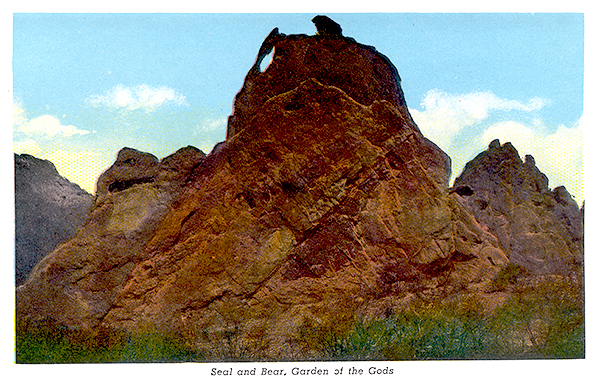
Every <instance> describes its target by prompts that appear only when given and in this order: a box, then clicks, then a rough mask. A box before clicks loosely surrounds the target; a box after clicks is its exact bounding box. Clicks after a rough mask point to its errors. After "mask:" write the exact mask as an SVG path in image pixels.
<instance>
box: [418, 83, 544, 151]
mask: <svg viewBox="0 0 600 383" xmlns="http://www.w3.org/2000/svg"><path fill="white" fill-rule="evenodd" d="M546 104H547V102H546V101H545V100H543V99H541V98H533V99H531V100H529V102H527V103H522V102H520V101H517V100H508V99H504V98H501V97H498V96H496V95H495V94H493V93H492V92H489V91H488V92H474V93H467V94H450V93H446V92H443V91H441V90H439V89H432V90H430V91H428V92H427V93H426V94H425V97H423V100H422V102H421V107H422V108H423V109H424V110H423V111H419V110H416V109H411V110H410V113H411V115H412V116H413V118H414V120H415V122H416V123H417V125H418V126H419V128H420V129H421V131H422V132H423V134H424V135H425V136H426V137H427V138H429V139H430V140H432V141H433V142H435V143H436V144H438V145H439V146H440V147H441V148H442V149H444V150H447V149H448V148H449V147H450V145H451V144H452V141H453V140H454V139H455V138H456V136H457V135H458V134H459V133H460V132H461V131H462V130H463V129H464V128H466V127H469V126H473V125H475V124H477V123H480V122H482V121H483V120H485V119H486V118H488V117H489V115H490V112H491V111H494V110H500V111H512V110H516V111H525V112H532V111H535V110H539V109H541V108H542V107H544V106H545V105H546Z"/></svg>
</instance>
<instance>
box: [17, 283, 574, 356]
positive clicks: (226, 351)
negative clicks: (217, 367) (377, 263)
mask: <svg viewBox="0 0 600 383" xmlns="http://www.w3.org/2000/svg"><path fill="white" fill-rule="evenodd" d="M532 281H533V282H531V281H530V282H529V283H523V281H520V282H519V283H517V284H514V285H513V284H511V286H510V292H503V293H497V292H496V293H488V294H492V295H488V296H487V297H482V296H480V295H477V294H475V295H466V294H465V295H464V296H461V297H458V296H453V297H446V298H445V299H442V298H436V299H429V300H427V299H425V298H422V299H421V300H418V301H415V302H414V303H413V304H411V305H410V306H409V307H406V308H405V309H403V310H401V311H399V310H397V311H396V312H393V311H392V310H388V312H387V313H386V317H384V318H376V319H360V318H357V315H356V307H347V308H346V309H345V310H341V312H337V313H335V315H334V314H330V315H323V316H322V317H321V318H320V321H319V322H318V323H315V322H310V321H306V322H305V323H304V324H303V325H302V326H301V328H300V331H299V333H298V334H297V335H296V336H294V337H293V339H289V343H290V350H293V351H294V355H292V356H291V358H292V359H294V360H443V359H450V360H457V359H534V358H583V357H584V356H585V354H584V339H585V334H584V307H583V293H582V288H581V284H580V283H578V282H574V281H572V280H570V279H569V278H564V277H551V278H545V279H543V280H541V281H540V280H534V279H533V280H532ZM493 294H503V295H504V296H505V297H506V300H505V301H504V302H503V303H502V304H499V305H498V306H497V307H496V308H495V309H493V310H490V309H487V310H486V309H485V307H484V303H485V302H486V300H489V299H490V297H491V296H494V295H493ZM239 326H242V324H241V323H239V324H236V326H234V327H232V328H228V329H225V330H223V331H217V332H215V333H211V334H204V335H203V331H200V333H199V335H198V337H199V338H198V339H200V338H202V337H203V336H204V337H208V338H206V341H208V346H210V349H204V350H202V351H199V349H198V348H195V347H194V346H193V345H192V344H190V343H188V342H186V341H185V340H183V339H182V338H179V337H177V336H175V335H171V334H164V333H161V332H159V331H158V330H157V329H156V328H155V327H153V326H151V325H148V326H144V327H143V328H139V329H138V330H136V331H135V332H119V331H115V330H110V329H106V328H101V329H99V330H95V331H91V330H78V331H73V330H67V329H66V328H64V327H60V326H56V325H55V324H52V323H48V322H31V321H27V320H19V321H17V328H16V362H17V363H160V362H171V363H173V362H203V361H208V360H212V361H215V360H220V361H253V360H254V361H260V360H267V358H268V351H267V348H268V346H267V344H266V331H268V330H267V329H259V330H260V331H259V330H256V331H255V333H250V334H249V333H245V335H244V333H243V332H242V331H241V327H239ZM200 330H202V329H200ZM287 359H289V358H287Z"/></svg>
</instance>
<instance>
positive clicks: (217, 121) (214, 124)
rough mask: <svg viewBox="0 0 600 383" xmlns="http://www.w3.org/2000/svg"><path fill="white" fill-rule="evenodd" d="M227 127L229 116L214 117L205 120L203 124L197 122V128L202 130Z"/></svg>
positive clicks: (222, 129)
mask: <svg viewBox="0 0 600 383" xmlns="http://www.w3.org/2000/svg"><path fill="white" fill-rule="evenodd" d="M226 129H227V118H226V117H224V118H212V119H207V120H206V121H204V123H203V124H202V125H200V124H196V130H197V131H200V132H206V133H210V132H216V131H225V130H226Z"/></svg>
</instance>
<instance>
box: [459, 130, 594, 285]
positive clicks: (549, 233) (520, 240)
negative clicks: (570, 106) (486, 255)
mask: <svg viewBox="0 0 600 383" xmlns="http://www.w3.org/2000/svg"><path fill="white" fill-rule="evenodd" d="M454 188H455V190H456V191H457V192H458V194H462V196H461V197H460V200H461V203H463V204H464V205H465V206H467V208H468V210H469V211H470V212H471V213H472V214H473V215H474V217H475V218H476V219H477V221H478V222H480V223H482V224H483V225H485V226H486V227H487V228H489V230H490V232H492V233H493V234H494V235H495V236H496V237H497V238H498V239H499V241H500V245H501V247H502V248H503V249H504V251H505V252H506V253H507V254H509V256H510V260H511V261H512V262H513V263H516V264H520V265H522V266H525V267H526V268H527V269H529V270H530V271H532V272H534V273H561V274H568V273H569V272H571V271H573V270H580V269H581V267H582V262H583V218H582V214H581V212H580V210H579V207H578V206H577V203H576V202H575V201H574V200H573V199H572V198H571V195H570V194H569V193H568V191H567V190H566V188H565V187H564V186H560V187H557V188H555V189H554V190H550V189H549V188H548V178H547V177H546V176H545V175H544V174H542V173H541V172H540V171H539V169H538V168H537V167H536V166H535V160H534V158H533V157H532V156H531V155H526V156H525V160H524V161H522V160H521V158H520V157H519V154H518V152H517V150H516V149H515V148H514V147H513V146H512V145H511V144H510V143H506V144H504V145H502V146H501V145H500V142H499V141H498V140H494V141H492V142H491V143H490V145H489V148H488V150H486V151H484V152H483V153H481V154H479V155H478V156H477V157H476V158H475V159H473V160H472V161H470V162H469V163H468V164H467V165H466V166H465V169H464V171H463V172H462V174H461V175H460V176H459V177H458V178H457V179H456V181H455V183H454ZM461 190H462V192H461Z"/></svg>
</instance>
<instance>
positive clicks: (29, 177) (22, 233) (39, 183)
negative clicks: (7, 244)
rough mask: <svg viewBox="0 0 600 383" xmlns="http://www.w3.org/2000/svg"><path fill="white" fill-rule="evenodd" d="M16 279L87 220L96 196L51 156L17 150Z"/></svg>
mask: <svg viewBox="0 0 600 383" xmlns="http://www.w3.org/2000/svg"><path fill="white" fill-rule="evenodd" d="M14 161H15V283H16V284H17V285H20V284H21V283H23V282H24V281H25V279H26V278H27V276H28V275H29V272H30V271H31V269H32V268H33V266H34V265H35V264H36V263H37V262H39V261H40V260H41V259H42V258H43V257H44V256H45V255H46V254H48V253H50V252H51V251H52V250H54V248H55V247H56V246H57V245H59V244H60V243H62V242H64V241H66V240H68V239H70V238H71V237H72V236H73V235H74V234H75V233H76V232H77V230H78V228H79V227H80V226H81V225H82V224H83V222H84V220H85V218H86V216H87V214H88V213H89V211H90V208H91V207H92V202H93V197H92V195H91V194H89V193H87V192H86V191H85V190H83V189H81V188H80V187H79V186H77V185H75V184H74V183H72V182H69V181H68V180H67V179H65V178H64V177H61V176H60V175H59V174H58V172H57V171H56V168H55V167H54V165H53V164H52V163H51V162H50V161H47V160H42V159H38V158H36V157H34V156H31V155H29V154H20V155H19V154H15V156H14Z"/></svg>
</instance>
